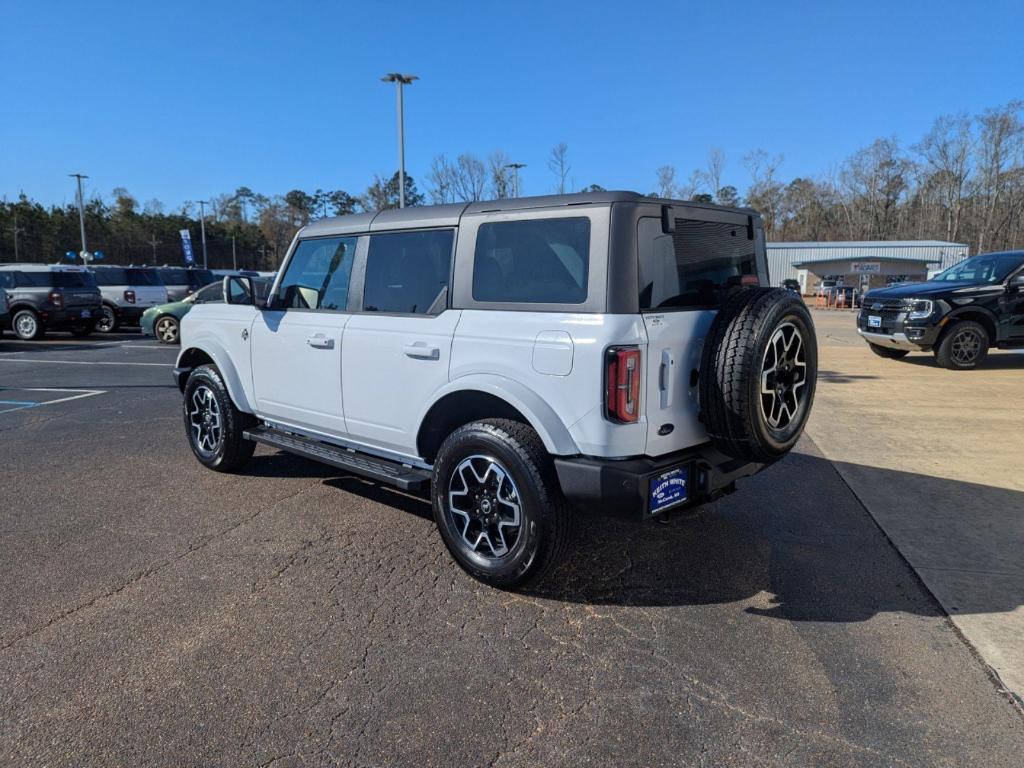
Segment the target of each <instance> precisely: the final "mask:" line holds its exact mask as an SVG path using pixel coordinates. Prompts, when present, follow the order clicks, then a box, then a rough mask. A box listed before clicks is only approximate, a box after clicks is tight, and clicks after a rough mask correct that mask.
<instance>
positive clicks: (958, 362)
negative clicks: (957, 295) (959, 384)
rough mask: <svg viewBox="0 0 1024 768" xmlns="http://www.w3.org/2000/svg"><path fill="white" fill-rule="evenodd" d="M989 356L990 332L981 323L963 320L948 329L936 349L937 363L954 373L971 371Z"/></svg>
mask: <svg viewBox="0 0 1024 768" xmlns="http://www.w3.org/2000/svg"><path fill="white" fill-rule="evenodd" d="M986 355H988V331H986V330H985V327H984V326H983V325H981V323H976V322H974V321H973V320H961V321H960V322H958V323H954V324H953V325H952V326H950V327H949V328H947V329H946V332H945V334H943V336H942V341H940V342H939V346H937V347H936V348H935V362H937V363H938V364H939V365H941V366H942V367H943V368H949V369H950V370H953V371H969V370H971V369H972V368H977V367H978V366H979V365H981V363H982V361H983V360H984V359H985V356H986Z"/></svg>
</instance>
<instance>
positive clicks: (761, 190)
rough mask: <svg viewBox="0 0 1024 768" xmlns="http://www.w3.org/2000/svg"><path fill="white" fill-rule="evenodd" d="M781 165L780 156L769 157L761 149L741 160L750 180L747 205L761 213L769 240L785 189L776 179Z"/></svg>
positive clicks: (776, 221)
mask: <svg viewBox="0 0 1024 768" xmlns="http://www.w3.org/2000/svg"><path fill="white" fill-rule="evenodd" d="M781 164H782V155H776V156H775V157H771V156H769V155H768V153H767V152H765V151H764V150H763V149H755V150H754V151H753V152H750V153H748V154H747V155H746V157H744V158H743V165H744V166H745V167H746V169H747V172H748V173H749V174H750V180H751V184H750V189H749V190H748V191H747V203H748V204H749V205H750V206H751V207H753V208H756V209H758V210H759V211H760V212H761V216H762V218H763V219H764V234H765V237H766V238H769V239H770V238H771V236H772V234H773V233H774V232H775V230H776V226H777V224H778V221H779V214H780V212H781V209H782V202H783V198H784V196H785V187H784V186H783V184H782V183H781V182H780V181H779V179H778V178H777V173H778V170H779V166H780V165H781Z"/></svg>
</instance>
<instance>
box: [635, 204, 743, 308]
mask: <svg viewBox="0 0 1024 768" xmlns="http://www.w3.org/2000/svg"><path fill="white" fill-rule="evenodd" d="M637 250H638V256H639V262H640V263H639V270H640V309H642V310H643V309H698V308H715V307H718V306H720V305H721V303H722V301H723V300H724V299H725V297H726V296H727V295H728V293H729V292H730V291H731V290H733V289H734V288H739V287H741V286H742V285H743V284H744V280H743V278H744V277H745V276H748V275H753V276H756V275H757V259H756V256H755V249H754V241H753V240H751V239H748V238H747V227H745V226H741V225H737V224H724V223H721V222H712V221H693V220H690V219H676V231H675V232H673V233H671V234H665V233H663V232H662V231H661V219H655V218H642V219H640V223H639V225H638V231H637Z"/></svg>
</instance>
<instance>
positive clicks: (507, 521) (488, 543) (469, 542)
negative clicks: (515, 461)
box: [448, 454, 522, 560]
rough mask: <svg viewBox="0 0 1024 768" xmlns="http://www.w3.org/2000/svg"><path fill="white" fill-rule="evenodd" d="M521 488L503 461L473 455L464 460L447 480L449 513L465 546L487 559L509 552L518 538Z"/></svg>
mask: <svg viewBox="0 0 1024 768" xmlns="http://www.w3.org/2000/svg"><path fill="white" fill-rule="evenodd" d="M521 504H522V502H521V500H520V496H519V490H518V489H517V488H516V484H515V482H513V480H512V477H511V476H510V475H509V473H508V470H507V469H505V467H503V466H502V465H501V463H500V462H499V461H498V460H497V459H495V458H493V457H491V456H483V455H479V454H476V455H473V456H469V457H467V458H465V459H463V460H462V461H461V462H460V463H459V465H458V466H457V467H455V469H454V470H453V471H452V476H451V478H450V479H449V481H448V514H449V520H450V522H451V523H452V527H453V529H454V530H455V531H456V532H457V533H458V534H459V535H460V536H461V537H462V541H463V543H464V544H465V546H466V547H468V548H469V550H470V551H471V552H473V553H474V554H476V555H478V556H480V557H483V558H485V559H490V560H493V559H495V558H499V557H503V556H504V555H507V554H508V553H509V552H510V551H511V549H512V548H513V547H514V546H515V545H516V542H518V541H519V537H520V535H521V529H522V507H521Z"/></svg>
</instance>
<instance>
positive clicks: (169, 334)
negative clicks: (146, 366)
mask: <svg viewBox="0 0 1024 768" xmlns="http://www.w3.org/2000/svg"><path fill="white" fill-rule="evenodd" d="M156 336H157V338H158V339H160V341H162V342H164V343H165V344H173V343H174V342H175V341H177V340H178V324H177V323H176V322H174V319H173V318H170V317H161V318H160V319H159V320H157V323H156Z"/></svg>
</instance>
